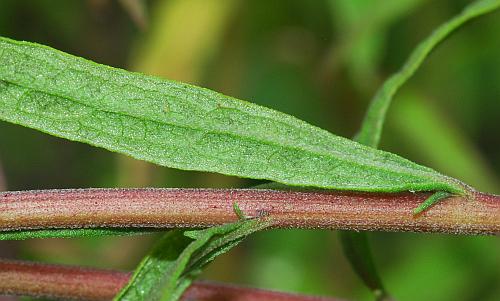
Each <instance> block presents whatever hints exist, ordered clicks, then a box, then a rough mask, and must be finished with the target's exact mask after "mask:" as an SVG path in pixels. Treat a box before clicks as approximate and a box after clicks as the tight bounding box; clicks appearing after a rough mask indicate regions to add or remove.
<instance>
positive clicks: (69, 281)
mask: <svg viewBox="0 0 500 301" xmlns="http://www.w3.org/2000/svg"><path fill="white" fill-rule="evenodd" d="M129 278H130V273H125V272H118V271H110V270H98V269H90V268H81V267H70V266H62V265H47V264H40V263H31V262H23V261H13V260H5V259H0V295H2V294H4V295H5V294H7V295H22V296H32V297H45V298H57V299H64V300H68V299H71V300H89V301H100V300H111V299H112V298H113V297H114V296H115V295H116V294H117V293H118V292H119V291H120V289H121V288H122V287H123V286H124V285H125V284H126V283H127V282H128V280H129ZM181 300H184V301H190V300H198V301H221V300H226V301H271V300H272V301H285V300H287V301H340V300H338V299H331V298H322V297H310V296H302V295H295V294H288V293H279V292H273V291H266V290H261V289H255V288H246V287H240V286H234V285H227V284H220V283H213V282H202V281H199V282H194V283H193V285H191V286H190V287H189V288H188V289H187V290H186V292H185V293H184V295H183V296H182V299H181Z"/></svg>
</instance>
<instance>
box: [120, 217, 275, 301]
mask: <svg viewBox="0 0 500 301" xmlns="http://www.w3.org/2000/svg"><path fill="white" fill-rule="evenodd" d="M270 225H271V220H270V219H268V218H267V219H249V220H240V221H238V222H236V223H231V224H226V225H222V226H217V227H212V228H208V229H204V230H197V231H186V232H184V233H183V232H182V231H180V230H174V231H170V232H168V233H167V234H166V235H165V236H164V237H163V238H162V239H161V240H160V241H159V242H158V244H157V245H156V246H155V247H154V248H153V250H152V251H151V253H150V254H149V255H148V256H146V257H145V258H144V259H143V260H142V262H141V263H140V264H139V267H138V268H137V269H136V271H135V272H134V275H133V276H132V278H131V280H130V282H129V283H128V284H127V286H126V287H124V288H123V289H122V291H121V292H120V293H119V294H118V295H117V296H116V297H115V300H120V301H122V300H134V301H135V300H151V301H154V300H164V301H174V300H178V299H179V298H180V297H181V295H182V293H183V292H184V290H185V289H186V288H187V287H188V286H189V285H190V284H191V282H192V281H193V279H194V278H195V277H196V276H197V275H198V274H199V273H200V272H201V269H202V268H203V267H204V266H205V265H206V264H208V263H209V262H210V261H212V260H213V259H214V258H215V257H217V256H218V255H221V254H223V253H225V252H227V251H228V250H229V249H231V248H232V247H234V246H236V245H237V244H238V243H239V242H240V241H241V240H243V239H244V238H245V237H246V236H248V235H250V234H251V233H254V232H256V231H259V230H262V229H264V228H267V227H269V226H270Z"/></svg>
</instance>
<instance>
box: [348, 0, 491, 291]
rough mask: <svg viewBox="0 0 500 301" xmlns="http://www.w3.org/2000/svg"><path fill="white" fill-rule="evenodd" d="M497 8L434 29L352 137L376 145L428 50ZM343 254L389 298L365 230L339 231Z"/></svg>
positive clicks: (485, 4) (481, 8) (482, 5)
mask: <svg viewBox="0 0 500 301" xmlns="http://www.w3.org/2000/svg"><path fill="white" fill-rule="evenodd" d="M498 7H500V1H496V0H495V1H491V0H486V1H477V2H475V3H473V4H471V5H469V6H468V7H466V8H465V9H464V10H463V11H462V13H460V14H459V15H458V16H456V17H454V18H453V19H451V20H449V21H448V22H446V23H444V24H443V25H441V26H440V27H439V28H438V29H436V30H435V31H434V32H433V33H432V34H431V35H430V36H429V37H428V38H427V39H426V40H424V41H423V42H421V43H420V44H419V45H418V46H417V48H416V49H415V50H414V51H413V53H412V54H411V55H410V57H409V58H408V60H407V61H406V63H405V65H404V66H403V68H402V69H401V70H400V71H399V72H398V73H396V74H394V75H392V76H391V77H390V78H389V79H387V80H386V81H385V82H384V84H383V85H382V87H381V88H380V89H379V90H378V91H377V93H376V94H375V96H374V98H373V99H372V101H371V104H370V107H369V109H368V111H367V113H366V116H365V119H364V121H363V124H362V127H361V130H360V132H359V134H358V135H357V136H356V137H355V140H356V141H358V142H359V143H362V144H364V145H367V146H372V147H374V148H376V147H378V145H379V142H380V137H381V135H382V129H383V125H384V122H385V117H386V114H387V110H388V109H389V106H390V104H391V102H392V98H393V97H394V95H395V94H396V92H397V91H398V89H399V88H400V87H401V86H402V85H403V84H404V83H405V82H406V81H407V80H408V79H409V78H410V77H411V76H412V75H413V74H414V73H415V72H416V70H417V69H418V67H420V65H421V64H422V63H423V61H424V60H425V58H426V57H427V55H428V54H429V53H430V52H431V50H432V49H433V48H434V47H435V46H436V45H437V44H439V42H441V41H443V40H444V39H445V38H446V37H447V36H448V35H449V34H450V33H451V32H452V31H453V30H455V29H456V28H458V27H460V26H461V25H463V24H464V23H465V22H467V21H468V20H470V19H472V18H474V17H477V16H480V15H482V14H485V13H488V12H491V11H493V10H495V9H497V8H498ZM449 196H451V194H450V193H448V192H444V191H438V192H436V193H435V194H433V195H432V196H431V197H429V198H428V199H427V200H426V201H425V202H424V203H422V204H421V205H420V206H419V207H418V208H416V209H415V210H414V214H419V213H421V212H423V211H424V210H426V209H427V208H429V207H430V206H432V205H433V204H435V203H437V202H439V201H440V200H442V199H444V198H447V197H449ZM340 239H341V241H342V247H343V251H344V254H345V255H346V257H347V259H348V260H349V262H350V264H351V266H352V267H353V268H354V270H355V271H356V273H357V274H358V276H359V277H360V278H361V279H362V280H363V282H364V283H365V284H366V285H367V286H368V287H369V288H370V289H371V290H372V291H373V292H374V294H375V297H376V300H387V299H390V297H389V294H388V293H387V291H386V290H385V288H384V286H383V284H382V281H381V279H380V276H379V275H378V272H377V269H376V267H375V261H374V259H373V256H372V253H371V250H370V245H369V242H368V235H367V234H366V233H354V232H344V231H341V232H340Z"/></svg>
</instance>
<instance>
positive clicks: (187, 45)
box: [117, 0, 238, 187]
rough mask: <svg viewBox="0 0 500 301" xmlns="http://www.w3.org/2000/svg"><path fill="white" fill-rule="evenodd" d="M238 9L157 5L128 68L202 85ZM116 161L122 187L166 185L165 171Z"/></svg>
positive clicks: (186, 2)
mask: <svg viewBox="0 0 500 301" xmlns="http://www.w3.org/2000/svg"><path fill="white" fill-rule="evenodd" d="M237 4H238V1H237V0H228V1H218V0H208V1H207V0H173V1H166V0H163V1H158V2H157V3H155V4H154V6H153V7H152V8H151V20H150V24H149V26H148V30H147V32H146V33H145V35H144V37H141V38H139V41H140V43H137V49H136V51H135V52H134V53H133V54H132V56H131V59H130V64H129V65H130V67H129V69H130V70H133V71H138V72H141V73H145V74H151V75H156V76H160V77H164V78H168V79H173V80H178V81H183V82H188V83H192V84H198V85H200V80H201V78H202V75H203V72H204V70H205V67H206V65H207V64H208V62H209V61H210V60H211V59H212V58H213V56H214V54H216V53H217V51H218V48H219V47H220V45H221V40H222V38H223V34H224V32H225V29H226V28H227V25H228V22H229V21H230V19H231V18H230V17H231V16H232V12H233V10H234V9H235V8H236V7H237ZM193 20H196V21H195V22H193ZM117 157H118V162H119V164H118V166H119V167H118V177H119V179H118V186H120V187H131V186H134V187H145V186H151V185H153V184H156V185H161V186H163V183H164V182H165V181H164V180H162V179H161V178H162V177H161V176H160V174H161V173H160V170H162V169H163V168H161V167H158V166H154V165H152V164H150V163H146V162H143V161H139V160H135V159H132V158H129V157H125V156H123V155H117ZM168 174H169V173H167V174H166V177H167V180H166V182H167V183H169V184H170V185H168V186H173V185H171V184H172V183H170V181H178V180H177V179H172V178H175V177H169V175H168ZM175 184H177V185H178V184H181V185H182V183H175V182H174V185H175Z"/></svg>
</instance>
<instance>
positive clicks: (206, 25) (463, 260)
mask: <svg viewBox="0 0 500 301" xmlns="http://www.w3.org/2000/svg"><path fill="white" fill-rule="evenodd" d="M468 2H469V1H462V0H461V1H456V0H446V1H445V0H442V1H428V0H399V1H393V0H378V1H370V0H330V1H327V0H321V1H320V0H317V1H304V0H303V1H299V0H280V1H268V0H254V1H243V0H241V1H239V0H166V1H160V0H156V1H136V0H122V1H112V0H88V1H63V0H58V1H55V0H50V1H49V0H44V1H41V0H36V1H35V0H31V1H28V0H26V1H17V0H2V1H0V35H2V36H6V37H10V38H14V39H19V40H28V41H34V42H39V43H43V44H46V45H50V46H52V47H55V48H57V49H60V50H63V51H66V52H69V53H72V54H75V55H78V56H82V57H85V58H88V59H91V60H94V61H97V62H99V63H103V64H107V65H111V66H115V67H120V68H125V69H128V70H134V71H140V72H143V73H148V74H155V75H158V76H163V77H166V78H170V79H176V80H180V81H185V82H190V83H193V84H196V85H201V86H204V87H208V88H211V89H213V90H216V91H220V92H222V93H224V94H227V95H231V96H234V97H237V98H240V99H244V100H248V101H252V102H255V103H257V104H260V105H264V106H267V107H271V108H274V109H277V110H280V111H283V112H286V113H289V114H292V115H295V116H297V117H299V118H301V119H303V120H306V121H308V122H309V123H312V124H314V125H317V126H320V127H322V128H325V129H328V130H329V131H331V132H333V133H335V134H338V135H342V136H345V137H352V136H353V135H354V134H355V132H356V130H357V129H358V127H359V125H360V122H361V119H362V117H363V114H364V111H365V108H366V107H367V104H368V102H369V100H370V98H371V96H372V95H373V94H374V92H375V91H376V89H377V87H378V86H379V85H380V84H381V83H382V81H383V80H384V79H385V78H387V77H388V75H390V74H391V73H392V72H394V71H396V70H397V69H398V68H399V67H400V66H401V65H402V64H403V62H404V61H405V59H406V57H407V56H408V54H409V53H410V51H411V50H412V49H413V48H414V47H415V45H416V44H417V43H418V42H419V41H420V40H422V39H423V38H425V37H426V36H427V35H428V34H429V33H430V32H431V31H432V30H433V29H434V28H435V27H436V26H438V25H439V24H441V23H442V22H444V21H445V20H447V19H449V18H450V17H452V16H453V15H455V14H457V13H458V12H459V11H460V10H461V9H462V8H463V7H464V6H465V5H467V3H468ZM499 37H500V12H496V13H493V14H490V15H487V16H485V17H482V18H480V19H479V20H475V21H473V22H472V23H470V24H467V25H466V26H465V27H464V28H462V29H460V30H459V31H458V32H456V33H455V34H453V35H452V37H451V38H449V39H448V40H446V41H445V42H444V44H442V45H440V46H439V47H438V49H437V50H436V51H435V52H434V53H433V54H432V55H431V56H430V57H429V59H428V60H427V62H426V63H425V64H424V65H423V67H422V68H421V69H420V70H419V71H418V72H417V74H416V76H415V77H414V78H413V79H412V80H410V82H409V83H408V84H406V85H405V86H404V88H403V89H402V90H401V91H400V92H399V93H398V94H397V96H396V98H395V101H394V105H393V106H392V107H391V109H390V112H389V118H388V122H387V126H386V128H385V132H384V135H383V141H382V146H381V148H382V149H384V150H389V151H392V152H395V153H398V154H400V155H402V156H404V157H407V158H409V159H411V160H414V161H416V162H419V163H422V164H425V165H428V166H431V167H433V168H435V169H437V170H439V171H441V172H443V173H446V174H449V175H451V176H454V177H457V178H460V179H463V180H464V181H465V182H467V183H469V184H471V185H473V186H474V187H476V188H478V189H480V190H483V191H487V192H491V193H499V192H500V191H499V190H500V189H499V187H500V186H499V184H500V180H499V176H500V135H499V133H498V132H499V130H500V120H499V117H500V55H499V54H500V38H499ZM0 166H1V167H0V190H2V189H3V190H26V189H48V188H81V187H149V186H154V187H249V186H251V185H253V184H255V183H256V182H255V181H251V180H245V179H238V178H234V177H227V176H221V175H216V174H208V173H199V172H184V171H177V170H171V169H167V168H163V167H158V166H153V165H151V164H147V163H143V162H139V161H135V160H133V159H130V158H126V157H124V156H121V155H118V154H115V153H111V152H108V151H105V150H102V149H97V148H93V147H90V146H88V145H84V144H79V143H74V142H69V141H65V140H62V139H58V138H54V137H51V136H48V135H45V134H42V133H39V132H36V131H34V130H30V129H26V128H22V127H19V126H15V125H11V124H7V123H5V122H0ZM370 238H371V241H372V243H373V252H374V255H375V258H376V260H377V265H378V267H379V269H380V271H381V275H382V278H383V280H384V282H385V284H386V286H387V288H388V290H389V291H390V292H391V293H392V294H393V295H394V296H395V297H396V298H397V299H399V300H429V301H431V300H491V301H493V300H500V256H499V254H500V240H499V239H498V237H456V236H444V235H432V234H411V233H373V234H372V235H371V236H370ZM153 240H154V236H144V237H127V238H100V239H73V240H69V239H68V240H55V239H49V240H30V241H23V242H0V256H3V257H10V258H22V259H30V260H40V261H44V262H50V263H68V264H81V265H88V266H96V267H106V268H117V269H126V270H131V269H133V268H134V267H135V265H136V264H137V263H138V262H139V260H140V259H141V257H142V256H143V255H144V254H145V253H146V252H147V250H148V248H149V246H150V245H151V243H152V241H153ZM202 278H204V279H213V280H222V281H229V282H234V283H241V284H246V285H252V286H257V287H262V288H270V289H278V290H286V291H293V292H302V293H308V294H319V295H330V296H336V297H342V298H346V299H350V300H370V298H371V296H370V293H369V291H368V290H367V289H366V288H364V287H363V285H362V283H361V281H360V280H359V279H358V278H357V277H356V275H354V273H353V271H352V270H351V268H350V267H349V265H348V264H347V262H346V260H345V259H344V257H343V255H342V253H341V251H340V247H339V243H338V241H337V236H336V233H335V232H333V231H313V230H307V231H306V230H274V231H269V232H265V233H259V234H256V235H254V236H252V237H251V238H250V239H248V240H246V241H245V242H244V243H242V244H241V245H240V246H239V247H238V248H236V249H235V250H233V251H231V252H230V253H229V254H226V255H224V256H222V257H220V258H218V259H217V260H216V261H215V262H214V263H213V264H212V265H211V266H210V267H209V268H208V269H207V270H206V272H205V273H204V274H203V275H202ZM0 298H2V297H0Z"/></svg>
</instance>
